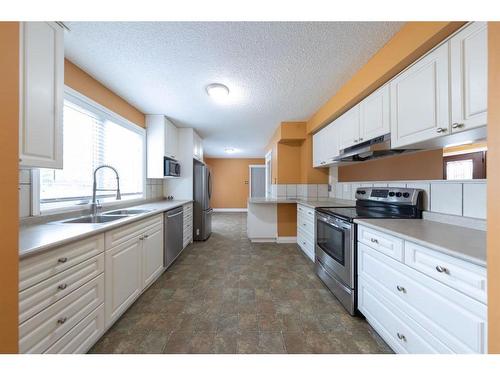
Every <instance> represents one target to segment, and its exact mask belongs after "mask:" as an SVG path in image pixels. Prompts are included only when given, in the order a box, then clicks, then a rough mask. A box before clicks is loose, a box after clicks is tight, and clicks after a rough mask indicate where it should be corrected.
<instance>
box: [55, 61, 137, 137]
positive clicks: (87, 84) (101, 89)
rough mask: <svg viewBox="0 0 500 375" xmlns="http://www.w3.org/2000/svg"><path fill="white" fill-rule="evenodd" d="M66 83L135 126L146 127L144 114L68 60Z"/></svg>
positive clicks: (65, 74)
mask: <svg viewBox="0 0 500 375" xmlns="http://www.w3.org/2000/svg"><path fill="white" fill-rule="evenodd" d="M64 83H65V84H66V85H68V86H69V87H71V88H72V89H74V90H76V91H78V92H79V93H81V94H83V95H85V96H87V97H89V98H90V99H92V100H94V101H96V102H97V103H99V104H101V105H103V106H104V107H106V108H108V109H110V110H112V111H113V112H116V113H117V114H119V115H120V116H123V117H125V118H126V119H127V120H129V121H131V122H133V123H134V124H136V125H139V126H141V127H143V128H145V127H146V120H145V116H144V114H143V113H141V112H140V111H139V110H137V109H136V108H135V107H133V106H131V105H130V104H129V103H127V102H126V101H125V100H124V99H122V98H121V97H119V96H118V95H116V94H115V93H114V92H113V91H111V90H110V89H108V88H107V87H105V86H104V85H103V84H102V83H100V82H99V81H97V80H95V79H94V78H92V77H91V76H90V75H89V74H87V73H86V72H85V71H83V70H82V69H80V68H79V67H78V66H76V65H75V64H73V63H72V62H71V61H69V60H67V59H66V60H64Z"/></svg>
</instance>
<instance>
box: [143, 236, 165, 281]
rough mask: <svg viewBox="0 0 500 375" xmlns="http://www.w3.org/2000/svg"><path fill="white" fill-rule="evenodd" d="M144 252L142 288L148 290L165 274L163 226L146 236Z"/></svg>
mask: <svg viewBox="0 0 500 375" xmlns="http://www.w3.org/2000/svg"><path fill="white" fill-rule="evenodd" d="M142 251H143V254H142V260H143V262H142V275H143V276H142V280H143V282H142V286H143V288H146V287H148V286H149V284H151V283H152V282H153V281H154V280H155V279H156V277H157V276H159V275H160V274H161V273H162V272H163V227H162V226H158V227H156V228H153V229H151V231H149V232H147V233H146V234H145V235H144V243H143V248H142Z"/></svg>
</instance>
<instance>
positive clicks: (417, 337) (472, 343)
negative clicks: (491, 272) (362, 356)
mask: <svg viewBox="0 0 500 375" xmlns="http://www.w3.org/2000/svg"><path fill="white" fill-rule="evenodd" d="M359 227H360V229H359V230H358V233H362V231H363V228H364V227H362V226H359ZM370 231H372V232H374V233H375V235H377V231H375V230H373V229H370ZM378 235H384V234H383V233H379V234H378ZM402 241H403V240H402ZM404 242H405V245H407V244H411V242H408V241H404ZM406 248H407V249H412V248H413V246H406ZM420 251H422V249H420ZM407 253H408V251H407ZM430 253H434V254H435V257H434V258H432V257H430V255H429V254H430ZM425 254H426V257H425V258H423V257H419V258H418V259H419V262H417V263H415V258H413V260H412V259H408V258H407V256H406V255H405V258H404V260H403V259H401V260H399V259H398V260H396V259H394V258H392V257H390V256H388V255H387V254H385V253H384V252H382V251H380V250H379V249H377V248H376V247H373V246H368V245H366V244H364V243H362V242H358V281H359V286H358V308H359V310H360V311H361V312H362V313H363V314H364V315H365V316H366V318H367V319H368V321H369V323H370V324H371V325H372V326H373V327H374V328H375V329H376V330H377V332H378V333H379V334H380V335H381V336H382V337H383V338H384V339H385V340H386V341H387V343H388V344H389V345H390V346H391V347H392V349H393V350H394V351H396V352H397V353H450V352H452V353H486V352H487V306H486V304H485V303H482V302H480V301H478V300H477V299H474V298H471V297H470V296H469V295H467V294H465V293H464V291H465V292H469V291H470V284H466V285H467V286H468V288H465V289H464V288H462V286H463V285H464V282H463V279H465V277H464V272H463V269H464V268H466V266H464V265H463V264H461V263H458V264H459V265H461V266H462V269H460V272H458V276H460V278H462V280H458V282H457V283H456V284H455V285H454V284H451V283H450V282H446V281H441V280H439V279H438V278H434V277H431V276H428V275H427V274H426V268H425V267H423V266H422V265H423V264H425V263H426V262H434V261H435V260H439V261H441V262H443V258H442V255H443V254H441V253H439V252H437V251H433V250H431V249H426V253H425ZM457 261H458V260H457ZM460 262H462V261H460ZM416 264H417V265H419V266H418V267H419V268H420V269H419V268H418V267H416V266H415V265H416ZM446 264H448V263H446ZM449 264H454V265H456V264H457V263H456V262H453V263H449ZM415 268H417V269H419V270H417V269H415ZM458 270H459V269H458V268H457V271H458ZM483 271H484V270H481V269H478V268H475V267H471V268H470V270H469V272H470V273H469V274H467V275H468V276H469V278H468V279H467V280H474V278H473V277H472V276H471V275H470V274H471V273H474V272H477V278H480V277H481V275H483V273H482V272H483ZM453 272H454V271H453ZM436 273H439V272H436Z"/></svg>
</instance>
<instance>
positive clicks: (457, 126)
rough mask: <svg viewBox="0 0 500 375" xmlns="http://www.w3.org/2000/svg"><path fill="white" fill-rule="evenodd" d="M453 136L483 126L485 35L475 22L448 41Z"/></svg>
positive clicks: (480, 24) (483, 25) (484, 28)
mask: <svg viewBox="0 0 500 375" xmlns="http://www.w3.org/2000/svg"><path fill="white" fill-rule="evenodd" d="M450 55H451V64H450V68H451V106H452V111H451V123H452V132H453V133H455V132H459V131H463V130H468V129H471V128H475V127H479V126H484V125H486V123H487V110H488V31H487V23H486V22H474V23H472V24H471V25H469V26H467V27H466V28H465V29H463V30H461V31H460V32H458V33H457V34H456V35H454V36H453V37H452V38H451V40H450Z"/></svg>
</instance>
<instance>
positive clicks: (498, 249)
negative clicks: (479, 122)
mask: <svg viewBox="0 0 500 375" xmlns="http://www.w3.org/2000/svg"><path fill="white" fill-rule="evenodd" d="M488 59H489V60H488V72H489V77H488V163H487V168H488V170H487V175H488V232H487V237H488V239H487V246H488V253H487V259H488V350H489V352H490V353H496V354H498V353H500V200H499V199H498V192H499V191H500V171H499V169H498V166H499V165H500V106H499V103H500V22H488Z"/></svg>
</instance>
